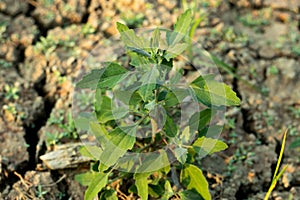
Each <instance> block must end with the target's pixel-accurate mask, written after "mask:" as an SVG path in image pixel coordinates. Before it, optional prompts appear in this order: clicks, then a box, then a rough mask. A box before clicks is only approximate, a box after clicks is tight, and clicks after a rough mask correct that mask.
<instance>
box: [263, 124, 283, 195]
mask: <svg viewBox="0 0 300 200" xmlns="http://www.w3.org/2000/svg"><path fill="white" fill-rule="evenodd" d="M286 135H287V130H286V131H285V133H284V135H283V139H282V144H281V149H280V154H279V157H278V159H277V165H276V169H275V172H274V175H273V178H272V182H271V185H270V187H269V190H268V192H267V193H266V196H265V198H264V200H268V199H269V197H270V195H271V193H272V191H273V190H274V189H275V187H276V184H277V182H278V180H279V178H280V177H281V176H282V175H283V173H284V172H285V170H286V169H287V167H288V165H285V166H284V167H283V168H282V170H281V171H280V172H279V168H280V165H281V161H282V157H283V153H284V148H285V141H286Z"/></svg>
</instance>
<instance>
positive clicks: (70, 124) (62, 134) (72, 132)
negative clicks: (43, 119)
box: [45, 112, 78, 146]
mask: <svg viewBox="0 0 300 200" xmlns="http://www.w3.org/2000/svg"><path fill="white" fill-rule="evenodd" d="M47 124H48V125H56V126H57V127H58V128H59V131H55V132H53V133H50V132H46V133H45V134H46V143H47V145H48V146H50V145H56V144H58V143H59V142H60V141H61V140H62V139H63V138H69V139H77V138H78V134H77V132H76V128H75V124H74V121H73V119H72V114H71V112H68V115H67V119H65V117H64V113H63V112H59V115H58V116H55V115H53V114H51V115H50V118H49V119H48V121H47Z"/></svg>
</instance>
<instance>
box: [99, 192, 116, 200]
mask: <svg viewBox="0 0 300 200" xmlns="http://www.w3.org/2000/svg"><path fill="white" fill-rule="evenodd" d="M100 200H118V197H117V192H116V191H115V190H112V189H111V190H106V191H104V192H102V193H101V196H100Z"/></svg>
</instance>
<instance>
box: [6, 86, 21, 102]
mask: <svg viewBox="0 0 300 200" xmlns="http://www.w3.org/2000/svg"><path fill="white" fill-rule="evenodd" d="M4 90H5V98H6V99H8V100H11V99H13V100H17V99H19V95H18V93H19V89H18V87H16V86H10V85H8V84H5V86H4Z"/></svg>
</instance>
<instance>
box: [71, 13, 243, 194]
mask: <svg viewBox="0 0 300 200" xmlns="http://www.w3.org/2000/svg"><path fill="white" fill-rule="evenodd" d="M191 22H192V19H191V11H190V10H187V11H185V12H184V13H183V14H182V15H181V16H180V17H179V18H178V20H177V22H176V24H175V26H174V31H169V30H165V29H159V28H156V29H155V30H154V31H153V32H152V35H151V37H148V38H144V37H142V36H137V35H136V34H135V32H134V31H133V30H132V29H129V28H128V27H127V26H126V25H124V24H121V23H117V28H118V30H119V32H120V36H121V41H122V42H123V43H124V44H125V47H126V51H127V55H128V56H129V58H130V63H129V66H126V67H123V66H122V65H121V64H120V63H119V62H106V63H104V66H103V68H100V69H94V70H92V71H91V73H89V74H87V75H85V76H84V77H83V78H82V79H81V80H80V81H79V82H78V83H77V86H76V87H77V88H79V89H92V90H95V102H94V115H91V116H88V115H86V114H85V115H82V116H79V117H78V118H77V119H75V124H76V126H78V127H79V128H78V127H77V128H78V129H81V130H86V131H88V133H90V134H92V135H93V136H94V137H95V139H96V141H97V143H98V145H89V144H86V145H85V146H84V148H82V149H81V153H82V154H83V155H85V156H89V157H91V159H92V160H94V162H93V163H92V164H91V170H90V171H89V172H86V173H83V174H78V175H77V176H76V177H75V179H76V180H77V181H79V182H80V183H81V184H83V185H85V186H88V188H87V190H86V192H85V199H86V200H90V199H93V198H94V197H96V196H98V197H99V198H100V199H118V197H120V198H122V199H125V198H126V194H128V196H139V197H140V198H141V199H143V200H145V199H148V198H149V197H151V198H155V199H169V198H171V197H172V198H180V199H211V195H210V192H209V185H208V182H207V180H206V178H205V176H204V174H203V172H202V170H201V169H200V168H199V167H198V166H196V165H195V164H194V163H195V161H196V158H198V159H199V158H202V157H204V156H205V155H208V154H212V153H215V152H218V151H221V150H224V149H226V148H227V145H226V144H225V143H224V142H222V141H220V140H217V139H215V138H210V137H206V135H207V133H208V132H209V125H210V123H212V121H213V120H217V117H216V114H217V113H218V112H219V111H220V110H221V111H222V110H224V108H225V107H226V106H236V105H239V104H240V100H239V98H238V97H237V96H236V93H235V92H234V91H232V89H231V88H230V87H229V86H227V85H226V84H224V83H221V82H219V81H217V80H215V76H214V75H213V74H209V75H201V76H198V77H197V78H196V79H194V80H193V81H191V82H189V83H185V84H182V78H183V77H182V73H181V72H182V71H183V69H176V67H175V65H174V63H175V61H176V60H175V59H177V58H178V57H179V56H180V55H181V54H183V52H184V51H186V50H187V48H188V44H189V43H187V42H186V41H187V38H186V37H188V33H189V30H190V27H191ZM163 33H165V35H163ZM164 36H165V37H164ZM199 107H201V108H202V109H198V108H199ZM189 108H192V110H188V109H189ZM93 117H95V118H93ZM182 121H186V123H183V122H182ZM85 138H87V137H85ZM198 156H199V157H198ZM198 159H197V160H198ZM121 190H122V191H121ZM125 193H126V194H125Z"/></svg>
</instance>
